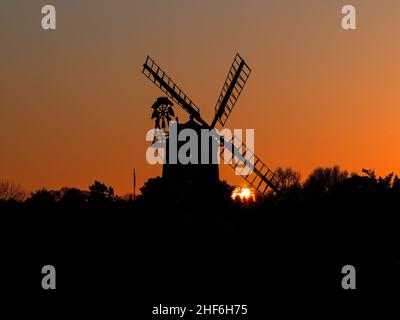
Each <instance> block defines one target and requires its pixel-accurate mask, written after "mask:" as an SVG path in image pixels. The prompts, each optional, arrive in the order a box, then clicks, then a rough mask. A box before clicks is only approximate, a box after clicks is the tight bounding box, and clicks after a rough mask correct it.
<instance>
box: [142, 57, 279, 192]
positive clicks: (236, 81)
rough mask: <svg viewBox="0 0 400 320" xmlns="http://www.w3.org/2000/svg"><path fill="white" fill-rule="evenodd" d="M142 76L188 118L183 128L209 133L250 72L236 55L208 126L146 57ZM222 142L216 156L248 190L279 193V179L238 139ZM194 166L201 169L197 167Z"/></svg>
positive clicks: (228, 109)
mask: <svg viewBox="0 0 400 320" xmlns="http://www.w3.org/2000/svg"><path fill="white" fill-rule="evenodd" d="M142 72H143V74H144V75H145V76H146V77H147V78H148V79H150V81H152V82H153V83H154V84H155V85H156V86H158V87H159V88H160V89H161V91H163V92H164V93H165V94H166V95H167V97H168V98H170V99H172V101H174V102H175V103H176V104H177V105H178V106H180V107H181V108H182V109H183V110H184V111H186V112H187V113H188V114H189V116H190V121H189V122H188V123H186V127H193V126H195V128H196V129H199V128H204V129H213V128H215V126H216V124H217V122H219V123H220V125H221V126H224V125H225V123H226V121H227V120H228V118H229V116H230V114H231V112H232V110H233V108H234V107H235V104H236V102H237V100H238V98H239V96H240V94H241V92H242V90H243V88H244V86H245V84H246V82H247V80H248V78H249V76H250V73H251V69H250V68H249V66H248V65H247V64H246V62H245V61H244V60H243V59H242V57H241V56H240V55H239V54H236V56H235V58H234V60H233V63H232V65H231V67H230V69H229V72H228V75H227V77H226V80H225V82H224V85H223V87H222V91H221V93H220V95H219V98H218V100H217V103H216V105H215V116H214V119H213V121H212V122H211V124H209V123H208V122H206V121H205V120H204V119H203V118H202V117H201V116H200V109H199V108H198V107H197V106H196V105H195V104H194V102H193V101H192V100H191V99H190V98H189V97H188V96H187V95H186V94H185V93H184V92H183V90H182V89H181V88H180V87H179V86H178V85H177V84H176V83H175V82H174V81H173V80H172V79H171V78H170V77H169V76H168V75H167V74H166V73H165V72H164V71H163V70H162V69H161V68H160V66H159V65H158V64H157V63H156V62H155V61H154V60H153V59H151V58H150V57H149V56H147V58H146V61H145V63H144V64H143V70H142ZM168 98H166V97H164V98H163V99H167V100H168V101H169V99H168ZM159 99H160V98H159ZM156 103H157V101H156ZM171 104H172V102H171ZM215 139H216V140H218V141H219V142H221V140H222V141H223V137H222V136H219V135H218V134H215ZM223 142H224V143H223V144H221V148H220V152H219V156H220V157H222V158H224V159H225V160H226V152H228V154H229V155H230V156H231V160H233V161H229V162H228V163H229V164H230V166H231V167H232V168H233V169H234V170H235V171H236V173H237V174H240V175H242V177H243V178H244V179H245V180H246V182H247V183H248V184H249V185H250V186H251V187H253V188H254V189H255V190H257V191H258V192H259V193H260V194H261V195H265V194H266V193H267V191H268V190H269V189H271V190H273V191H274V192H276V193H278V192H279V188H278V185H279V179H278V177H277V176H276V174H275V172H274V171H272V170H271V169H270V168H269V167H268V166H267V165H266V164H265V163H264V162H263V161H262V160H261V159H260V158H259V157H257V156H256V155H255V154H254V152H253V151H252V150H250V148H248V147H247V146H246V145H245V144H244V143H243V142H242V141H241V140H240V139H239V138H238V137H236V136H234V137H233V138H232V139H231V140H230V141H223ZM166 166H167V165H165V164H164V167H163V176H164V173H165V172H166V173H165V175H166V176H168V173H169V175H171V174H172V173H171V170H169V168H168V167H166ZM197 166H198V167H201V165H197ZM181 167H182V166H181ZM183 167H184V166H183ZM208 167H209V168H213V169H211V172H212V173H211V175H212V176H213V177H214V179H218V167H216V168H217V169H216V170H217V173H216V174H215V165H212V166H211V167H210V166H208ZM196 170H197V169H196ZM172 172H173V174H172V175H173V176H174V177H175V173H176V171H175V170H174V171H172ZM189 175H190V174H189ZM199 176H204V172H201V173H200V174H199Z"/></svg>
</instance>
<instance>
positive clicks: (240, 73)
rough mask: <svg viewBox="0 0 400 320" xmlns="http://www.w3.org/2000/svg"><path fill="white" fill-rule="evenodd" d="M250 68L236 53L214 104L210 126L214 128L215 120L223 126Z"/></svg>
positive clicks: (248, 74)
mask: <svg viewBox="0 0 400 320" xmlns="http://www.w3.org/2000/svg"><path fill="white" fill-rule="evenodd" d="M250 73H251V70H250V68H249V66H248V65H247V64H246V62H245V61H244V60H243V59H242V57H241V56H240V55H239V54H238V53H237V54H236V56H235V59H234V60H233V63H232V66H231V68H230V70H229V72H228V76H227V77H226V80H225V83H224V86H223V87H222V91H221V94H220V96H219V98H218V100H217V104H216V105H215V117H214V120H213V122H212V123H211V128H214V127H215V125H216V123H217V121H218V122H219V123H220V124H221V125H222V126H224V125H225V122H226V120H227V119H228V117H229V115H230V114H231V112H232V110H233V107H234V106H235V104H236V101H237V100H238V99H239V96H240V94H241V92H242V90H243V88H244V85H245V84H246V81H247V79H248V78H249V76H250Z"/></svg>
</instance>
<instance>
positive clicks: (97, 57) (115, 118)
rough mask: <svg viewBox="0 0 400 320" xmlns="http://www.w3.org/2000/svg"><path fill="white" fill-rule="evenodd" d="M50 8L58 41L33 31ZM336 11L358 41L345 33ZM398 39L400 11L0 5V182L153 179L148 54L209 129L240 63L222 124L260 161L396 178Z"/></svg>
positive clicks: (211, 3)
mask: <svg viewBox="0 0 400 320" xmlns="http://www.w3.org/2000/svg"><path fill="white" fill-rule="evenodd" d="M49 3H50V4H53V5H55V7H56V9H57V30H56V31H44V30H42V29H41V18H42V15H41V8H42V6H43V5H45V4H49ZM345 4H353V5H354V6H355V7H356V9H357V27H358V30H356V31H344V30H343V29H342V28H341V24H340V22H341V17H342V15H341V8H342V6H343V5H345ZM399 30H400V1H398V0H379V1H378V0H375V1H372V0H362V1H361V0H359V1H355V0H347V1H336V0H330V1H323V0H304V1H299V0H275V1H266V0H265V1H261V0H260V1H255V0H246V1H237V0H219V1H215V0H202V1H187V0H179V1H177V0H175V1H167V0H157V1H155V0H141V1H128V0H126V1H123V0H118V1H116V0H113V1H111V0H107V1H105V0H91V1H89V0H85V1H66V0H63V1H61V0H60V1H56V0H51V1H34V0H32V1H21V0H2V1H1V3H0V40H1V51H0V60H1V69H0V70H1V77H0V147H1V157H0V179H2V180H3V179H8V180H11V181H14V182H15V183H18V184H21V185H23V186H24V187H25V188H26V189H27V190H28V191H32V190H35V189H37V188H40V187H47V188H49V189H56V188H57V189H58V188H60V187H63V186H71V187H72V186H74V187H79V188H87V186H88V185H89V184H91V183H92V182H93V181H94V179H97V180H100V181H103V182H105V183H106V184H108V185H112V186H114V187H115V189H116V191H117V193H118V194H124V193H127V192H129V191H131V188H132V187H131V184H132V168H133V167H135V168H136V171H137V178H138V184H139V185H142V184H143V183H144V181H145V180H146V179H148V178H149V177H152V176H156V175H159V174H161V167H160V166H151V165H149V164H147V162H146V159H145V151H146V148H147V146H148V144H149V143H148V142H146V141H145V134H146V132H147V130H149V129H150V128H152V127H153V126H154V123H153V121H152V120H151V119H150V116H151V109H150V106H151V104H152V103H153V102H154V100H155V99H156V98H157V97H158V96H160V95H161V92H160V91H159V89H157V88H156V87H155V86H154V85H153V84H152V83H150V81H148V79H146V78H145V77H144V76H143V75H142V74H141V68H142V64H143V62H144V60H145V57H146V55H147V54H150V55H151V56H152V57H153V58H154V59H155V60H156V61H157V62H158V63H159V64H160V65H161V67H162V68H163V69H165V71H166V72H167V73H168V74H169V75H170V76H171V77H172V78H173V79H174V80H175V81H176V82H177V83H178V84H179V85H180V86H181V87H182V88H183V90H184V91H185V92H186V93H187V94H188V95H189V96H190V97H191V98H192V99H193V100H194V102H195V103H196V104H197V105H198V106H199V107H200V109H201V114H202V115H203V116H204V118H206V119H207V120H211V119H212V117H213V113H214V106H215V101H216V100H217V98H218V96H219V93H220V89H221V87H222V84H223V82H224V80H225V77H226V73H227V71H228V69H229V67H230V64H231V62H232V59H233V57H234V55H235V53H236V52H239V53H240V54H241V55H242V56H243V57H244V58H245V59H246V61H247V63H248V64H249V65H250V67H251V68H252V71H253V72H252V75H251V77H250V79H249V81H248V83H247V86H246V88H245V90H244V91H243V94H242V96H241V97H240V99H239V101H238V104H237V105H236V107H235V109H234V111H233V113H232V114H231V117H230V119H229V120H228V123H227V126H228V127H230V128H254V129H255V151H256V154H257V155H258V156H259V157H260V158H261V159H263V160H264V162H266V163H267V164H269V165H270V166H271V167H273V168H276V167H278V166H282V167H287V166H291V167H293V168H294V169H296V170H298V171H300V172H301V173H302V175H303V177H304V176H306V175H307V174H308V173H309V172H310V171H311V170H312V169H314V168H315V167H317V166H332V165H334V164H339V165H340V166H341V167H342V168H343V169H347V170H348V171H358V172H359V171H360V170H361V168H363V167H365V168H374V169H376V170H377V172H378V173H379V174H386V173H389V172H392V171H395V172H397V173H400V142H399V141H400V126H399V125H398V124H399V120H400V110H399V105H400V90H399V88H400V39H399ZM176 111H178V109H176ZM178 113H179V118H180V121H183V119H185V115H184V113H182V112H180V111H178ZM181 119H182V120H181ZM230 170H231V169H230V168H222V170H221V176H222V178H224V179H228V182H230V183H234V184H236V183H241V180H240V178H239V177H234V175H233V172H232V173H231V171H230Z"/></svg>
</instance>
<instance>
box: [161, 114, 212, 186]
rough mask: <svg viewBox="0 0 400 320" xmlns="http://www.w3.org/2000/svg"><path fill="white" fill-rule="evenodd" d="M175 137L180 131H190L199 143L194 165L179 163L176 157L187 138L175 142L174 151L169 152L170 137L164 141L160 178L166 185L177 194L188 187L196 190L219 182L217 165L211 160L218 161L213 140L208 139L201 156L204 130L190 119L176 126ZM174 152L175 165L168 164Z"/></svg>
mask: <svg viewBox="0 0 400 320" xmlns="http://www.w3.org/2000/svg"><path fill="white" fill-rule="evenodd" d="M176 129H177V130H176V131H177V135H179V133H180V132H181V131H182V130H185V129H191V130H193V132H195V133H196V135H197V137H198V141H199V143H198V144H197V147H198V148H197V153H196V160H195V163H181V161H180V159H179V157H178V152H179V151H178V150H182V149H181V148H182V146H183V145H184V144H186V143H187V142H188V140H189V137H188V138H187V139H186V140H184V141H177V148H176V150H170V148H169V146H170V143H169V142H170V141H169V140H170V139H172V137H171V135H169V136H168V138H167V140H166V149H165V150H166V152H165V157H166V161H165V163H164V164H163V171H162V177H163V179H164V180H165V181H166V182H167V184H168V185H169V186H170V187H171V188H173V190H175V191H177V192H181V190H182V189H184V188H188V187H189V186H190V185H196V186H197V188H207V186H209V185H211V184H213V183H216V182H218V181H219V171H218V163H216V164H213V158H214V160H215V159H218V145H217V144H216V141H215V139H214V138H212V137H210V138H208V140H209V141H208V146H209V148H208V150H207V152H206V154H205V155H204V156H203V154H202V148H201V143H200V137H201V129H204V128H203V126H201V125H200V124H199V123H197V122H196V121H195V120H194V119H190V120H189V121H187V122H186V123H182V124H180V123H177V124H176ZM172 152H174V153H175V155H174V158H175V159H176V163H170V162H171V161H170V159H171V156H172V155H171V153H172ZM204 157H206V158H207V161H203V162H205V163H201V159H202V158H204Z"/></svg>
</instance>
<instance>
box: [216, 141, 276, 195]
mask: <svg viewBox="0 0 400 320" xmlns="http://www.w3.org/2000/svg"><path fill="white" fill-rule="evenodd" d="M220 157H221V158H222V159H224V160H225V161H226V162H228V163H229V165H230V166H231V167H232V168H233V169H234V170H235V171H236V174H237V175H241V176H242V177H243V178H244V179H245V180H246V181H247V183H249V184H250V185H251V186H252V187H253V188H254V189H256V190H257V191H258V192H259V193H260V194H262V195H265V194H266V192H267V190H268V188H271V189H272V190H273V191H275V192H277V193H278V192H279V187H278V185H279V178H278V177H277V176H276V174H275V172H274V171H272V170H271V169H270V168H269V167H268V166H267V165H266V164H265V163H264V162H263V161H262V160H261V159H260V158H259V157H257V156H256V155H255V154H254V152H253V151H252V150H250V148H248V147H247V146H246V145H245V144H244V143H243V142H242V141H241V140H240V139H239V138H238V137H236V136H234V137H233V138H232V140H230V141H226V140H225V141H224V143H223V144H222V146H221V149H220Z"/></svg>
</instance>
